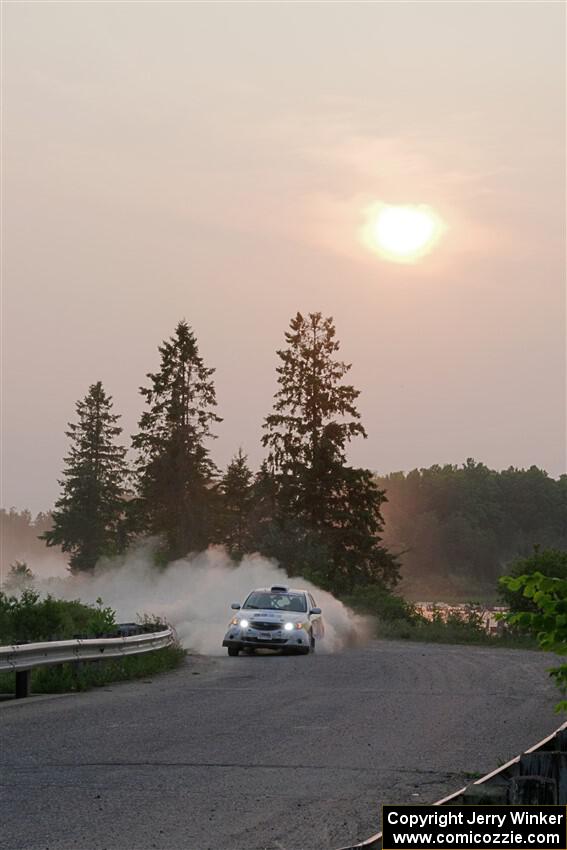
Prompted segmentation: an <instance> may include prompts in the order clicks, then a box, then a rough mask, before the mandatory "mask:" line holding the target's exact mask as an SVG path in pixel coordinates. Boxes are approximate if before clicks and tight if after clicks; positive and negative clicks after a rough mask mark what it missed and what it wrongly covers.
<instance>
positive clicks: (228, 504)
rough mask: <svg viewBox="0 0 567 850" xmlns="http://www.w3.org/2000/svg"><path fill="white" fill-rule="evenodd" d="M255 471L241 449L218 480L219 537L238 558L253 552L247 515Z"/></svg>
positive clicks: (251, 497)
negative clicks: (220, 525)
mask: <svg viewBox="0 0 567 850" xmlns="http://www.w3.org/2000/svg"><path fill="white" fill-rule="evenodd" d="M253 479H254V474H253V472H252V470H251V469H250V467H249V466H248V457H247V455H245V454H244V452H243V451H242V449H239V450H238V452H237V453H236V454H235V455H234V457H233V458H232V460H231V462H230V463H229V465H228V467H227V469H226V472H225V474H224V475H223V477H222V480H221V483H220V491H221V495H222V506H223V508H222V516H223V522H222V526H223V527H222V540H223V543H224V544H225V546H226V547H227V549H228V551H229V552H230V554H231V556H232V557H233V558H235V559H240V558H242V556H243V555H244V554H246V553H247V552H250V551H252V548H253V546H252V535H251V530H250V515H251V511H252V506H253V501H254V489H253Z"/></svg>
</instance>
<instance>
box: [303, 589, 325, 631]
mask: <svg viewBox="0 0 567 850" xmlns="http://www.w3.org/2000/svg"><path fill="white" fill-rule="evenodd" d="M307 600H308V604H309V610H311V608H316V607H317V603H316V602H315V600H314V598H313V597H312V596H311V594H310V593H308V594H307ZM309 619H310V620H311V627H312V629H313V635H314V637H316V638H322V637H323V635H324V633H325V629H324V627H323V618H322V617H321V614H310V615H309Z"/></svg>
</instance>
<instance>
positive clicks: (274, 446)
mask: <svg viewBox="0 0 567 850" xmlns="http://www.w3.org/2000/svg"><path fill="white" fill-rule="evenodd" d="M285 338H286V342H287V347H286V348H285V349H282V350H280V351H278V352H277V354H278V357H279V358H280V361H281V364H280V365H279V366H278V368H277V374H278V384H279V389H278V391H277V393H276V395H275V402H274V410H273V413H272V414H271V415H270V416H268V417H267V418H266V421H265V424H264V428H265V430H266V433H265V434H264V437H263V440H262V442H263V444H264V446H267V447H268V449H269V454H268V469H269V470H270V473H271V475H272V476H273V480H274V484H275V505H276V511H275V517H274V519H275V523H273V524H272V525H271V526H270V527H267V526H265V528H267V536H266V537H265V539H264V548H267V549H268V550H269V549H271V554H274V555H275V556H276V557H279V558H280V560H282V562H283V563H284V565H285V566H286V567H287V569H288V571H292V572H295V573H296V574H297V573H299V572H302V573H303V574H307V575H309V576H310V577H311V578H313V579H315V580H317V581H319V582H320V583H323V584H325V585H326V586H327V587H329V588H331V589H333V590H335V591H338V592H348V591H349V590H351V589H352V588H353V587H354V586H355V585H357V584H367V583H373V582H381V583H382V584H384V585H386V586H390V587H391V586H393V585H394V584H395V583H396V581H397V580H398V564H397V562H396V560H395V558H394V557H393V556H392V555H390V553H388V552H387V551H386V550H385V548H384V547H383V546H381V545H380V532H381V530H382V527H383V520H382V515H381V512H380V507H381V504H382V503H383V502H384V500H385V495H384V493H383V491H381V490H379V488H378V487H377V486H376V484H375V482H374V480H373V477H372V474H371V473H370V472H369V471H368V470H364V469H354V468H353V467H350V466H348V464H347V459H346V447H347V444H348V443H349V442H350V440H352V439H353V438H354V437H357V436H362V437H365V436H366V433H365V430H364V428H363V426H362V424H361V422H360V414H359V412H358V410H357V408H356V399H357V398H358V395H359V391H358V390H356V389H355V388H354V387H353V386H352V385H350V384H346V383H343V379H344V377H345V375H346V374H347V372H348V371H349V369H350V368H351V367H350V365H349V364H347V363H344V362H342V361H341V360H338V359H337V358H336V353H337V352H338V350H339V347H340V344H339V342H338V341H337V339H336V330H335V326H334V323H333V320H332V318H326V319H324V318H323V317H322V315H321V313H311V314H309V316H308V317H307V318H305V317H303V316H302V315H301V314H300V313H298V314H297V315H296V316H295V318H293V319H292V320H291V323H290V330H289V331H288V332H287V333H286V335H285Z"/></svg>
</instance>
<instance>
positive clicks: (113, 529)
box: [41, 381, 127, 573]
mask: <svg viewBox="0 0 567 850" xmlns="http://www.w3.org/2000/svg"><path fill="white" fill-rule="evenodd" d="M76 410H77V421H76V422H73V423H69V426H68V427H69V430H68V431H66V432H65V433H66V435H67V437H69V439H70V440H71V449H70V452H69V454H68V455H67V457H66V458H65V464H66V466H65V469H64V471H63V479H62V480H61V481H60V482H59V483H60V484H61V487H62V494H61V497H60V498H59V499H58V501H57V502H56V503H55V510H54V511H53V514H52V523H53V526H52V528H51V530H49V531H46V532H45V533H44V534H43V535H41V539H43V540H45V541H46V543H47V545H48V546H58V545H59V546H61V548H62V549H63V551H64V552H68V553H70V558H69V565H70V568H71V572H73V573H78V572H84V571H91V570H93V569H94V567H95V565H96V563H97V561H98V560H99V558H101V557H103V556H110V555H115V554H117V553H119V552H121V551H123V550H124V548H125V546H126V543H127V535H126V533H125V530H124V510H125V497H126V479H127V469H126V461H125V455H126V449H125V447H124V446H121V445H117V443H116V438H117V437H119V436H120V434H121V433H122V428H120V426H119V425H117V422H118V420H119V418H120V417H119V416H118V415H117V414H115V413H112V397H111V396H109V395H106V393H105V391H104V389H103V386H102V383H101V382H100V381H98V383H96V384H92V386H91V387H90V388H89V392H88V393H87V395H86V396H85V398H84V399H82V400H81V401H78V402H77V404H76Z"/></svg>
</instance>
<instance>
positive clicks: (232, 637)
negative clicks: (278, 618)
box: [222, 629, 309, 650]
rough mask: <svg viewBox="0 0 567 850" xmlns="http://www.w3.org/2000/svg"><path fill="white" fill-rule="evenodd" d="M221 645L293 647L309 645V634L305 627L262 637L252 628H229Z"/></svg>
mask: <svg viewBox="0 0 567 850" xmlns="http://www.w3.org/2000/svg"><path fill="white" fill-rule="evenodd" d="M222 645H223V646H226V647H233V648H235V649H258V648H261V649H293V650H301V649H307V648H308V647H309V634H308V633H307V631H305V629H297V630H296V631H293V632H289V634H288V633H286V632H280V633H279V634H278V635H277V636H276V635H274V636H273V637H270V638H262V637H260V636H259V635H258V634H257V633H255V632H254V630H253V629H246V630H242V629H235V630H233V629H229V631H228V632H227V633H226V635H225V637H224V640H223V642H222Z"/></svg>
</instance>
